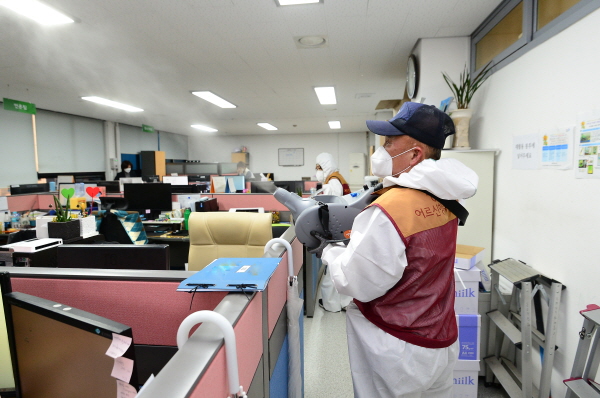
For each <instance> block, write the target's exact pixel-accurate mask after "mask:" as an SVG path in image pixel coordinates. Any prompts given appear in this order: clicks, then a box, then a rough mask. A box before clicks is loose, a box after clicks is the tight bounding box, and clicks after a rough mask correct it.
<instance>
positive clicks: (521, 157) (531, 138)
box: [512, 134, 540, 170]
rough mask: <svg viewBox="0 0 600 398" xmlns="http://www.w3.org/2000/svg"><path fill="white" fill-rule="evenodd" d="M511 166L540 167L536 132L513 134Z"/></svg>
mask: <svg viewBox="0 0 600 398" xmlns="http://www.w3.org/2000/svg"><path fill="white" fill-rule="evenodd" d="M512 153H513V157H512V160H513V161H512V166H513V167H512V168H513V169H520V170H536V169H539V167H540V155H539V153H540V142H539V135H538V134H526V135H517V136H513V148H512Z"/></svg>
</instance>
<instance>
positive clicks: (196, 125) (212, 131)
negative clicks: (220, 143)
mask: <svg viewBox="0 0 600 398" xmlns="http://www.w3.org/2000/svg"><path fill="white" fill-rule="evenodd" d="M192 127H193V128H195V129H198V130H202V131H206V132H207V133H216V132H217V131H219V130H217V129H213V128H212V127H208V126H203V125H201V124H192Z"/></svg>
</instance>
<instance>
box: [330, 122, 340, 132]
mask: <svg viewBox="0 0 600 398" xmlns="http://www.w3.org/2000/svg"><path fill="white" fill-rule="evenodd" d="M328 123H329V128H330V129H332V130H335V129H341V128H342V124H341V123H340V122H339V121H331V122H328Z"/></svg>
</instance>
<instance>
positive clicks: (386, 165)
mask: <svg viewBox="0 0 600 398" xmlns="http://www.w3.org/2000/svg"><path fill="white" fill-rule="evenodd" d="M413 149H415V148H410V149H408V150H406V151H404V152H402V153H399V154H397V155H396V156H393V157H392V156H390V154H389V153H388V151H386V150H385V148H384V147H382V146H380V147H379V148H377V150H376V151H375V152H374V153H373V155H371V172H372V173H373V175H374V176H376V177H388V176H392V177H393V176H395V175H399V174H401V173H403V172H404V171H406V170H408V169H409V168H410V166H408V167H407V168H405V169H404V170H402V171H400V172H398V173H396V174H392V172H393V162H392V159H393V158H395V157H398V156H400V155H404V154H405V153H408V152H410V151H412V150H413Z"/></svg>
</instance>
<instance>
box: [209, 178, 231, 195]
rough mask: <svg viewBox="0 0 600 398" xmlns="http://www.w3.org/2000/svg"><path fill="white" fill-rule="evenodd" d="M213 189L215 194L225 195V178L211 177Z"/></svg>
mask: <svg viewBox="0 0 600 398" xmlns="http://www.w3.org/2000/svg"><path fill="white" fill-rule="evenodd" d="M211 178H212V183H213V187H214V189H215V192H216V193H225V187H226V186H227V180H226V179H225V177H211Z"/></svg>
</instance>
